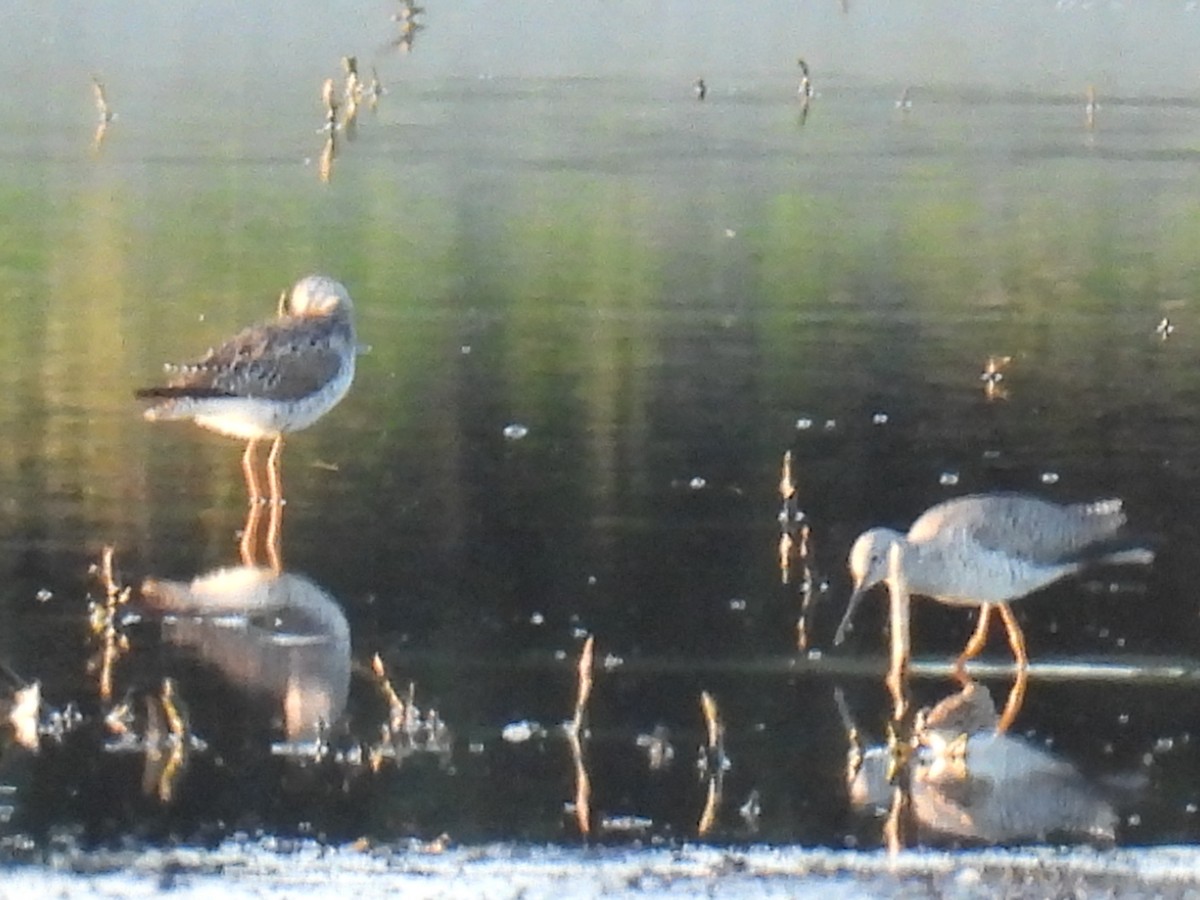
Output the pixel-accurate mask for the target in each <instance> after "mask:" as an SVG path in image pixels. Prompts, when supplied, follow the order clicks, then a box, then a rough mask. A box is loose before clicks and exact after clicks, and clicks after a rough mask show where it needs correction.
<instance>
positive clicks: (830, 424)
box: [825, 419, 837, 431]
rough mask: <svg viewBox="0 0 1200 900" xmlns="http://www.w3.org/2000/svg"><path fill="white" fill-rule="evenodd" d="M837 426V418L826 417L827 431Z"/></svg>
mask: <svg viewBox="0 0 1200 900" xmlns="http://www.w3.org/2000/svg"><path fill="white" fill-rule="evenodd" d="M835 428H837V419H826V420H825V430H826V431H833V429H835Z"/></svg>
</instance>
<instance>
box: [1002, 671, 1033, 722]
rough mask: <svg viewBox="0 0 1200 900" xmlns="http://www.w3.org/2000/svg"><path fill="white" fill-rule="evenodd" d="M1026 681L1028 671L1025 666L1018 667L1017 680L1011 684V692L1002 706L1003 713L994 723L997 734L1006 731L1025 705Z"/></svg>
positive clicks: (1027, 679)
mask: <svg viewBox="0 0 1200 900" xmlns="http://www.w3.org/2000/svg"><path fill="white" fill-rule="evenodd" d="M1028 681H1029V669H1028V668H1026V667H1025V666H1018V667H1017V680H1016V681H1014V682H1013V686H1012V690H1011V691H1009V692H1008V701H1007V702H1006V703H1005V704H1004V712H1002V713H1001V714H1000V721H998V722H997V723H996V733H997V734H1003V733H1004V732H1006V731H1008V729H1009V727H1010V726H1011V725H1012V723H1013V722H1014V721H1015V720H1016V718H1017V713H1019V712H1020V711H1021V706H1022V705H1024V703H1025V685H1026V684H1027V683H1028Z"/></svg>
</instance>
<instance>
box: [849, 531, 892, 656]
mask: <svg viewBox="0 0 1200 900" xmlns="http://www.w3.org/2000/svg"><path fill="white" fill-rule="evenodd" d="M903 539H904V536H903V535H902V534H900V533H899V532H898V531H892V529H890V528H872V529H871V530H870V531H864V532H863V533H862V534H860V535H859V536H858V540H857V541H855V542H854V546H853V547H851V548H850V577H851V578H853V579H854V593H852V594H851V595H850V602H849V603H848V604H846V614H845V615H844V616H842V622H841V624H840V625H838V630H837V633H836V634H835V635H834V636H833V642H834V644H840V643H841V642H842V641H844V640H845V639H846V635H847V634H848V633H849V631H850V629H851V627H852V623H851V620H852V619H853V618H854V613H855V611H856V610H857V609H858V605H859V603H861V602H862V598H863V596H864V595H865V594H866V593H867V591H869V590H870V589H871V588H873V587H874V586H875V585H877V584H879V582H881V581H883V580H884V579H886V578H887V576H888V566H889V561H888V553H889V551H890V550H891V549H892V545H893V544H895V543H896V542H897V541H901V540H903Z"/></svg>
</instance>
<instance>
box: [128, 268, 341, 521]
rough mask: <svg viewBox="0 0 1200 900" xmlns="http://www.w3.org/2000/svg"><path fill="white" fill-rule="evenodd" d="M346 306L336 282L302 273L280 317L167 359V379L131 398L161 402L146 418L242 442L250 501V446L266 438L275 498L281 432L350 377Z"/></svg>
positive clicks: (254, 491)
mask: <svg viewBox="0 0 1200 900" xmlns="http://www.w3.org/2000/svg"><path fill="white" fill-rule="evenodd" d="M356 352H357V346H356V344H355V337H354V319H353V306H352V304H351V301H350V294H349V292H348V291H347V290H346V288H345V286H343V285H342V284H341V283H340V282H338V281H335V280H334V279H332V278H329V277H328V276H325V275H309V276H307V277H306V278H301V279H300V280H299V281H297V282H296V284H295V285H293V286H292V289H291V290H290V291H288V292H286V293H285V294H284V295H283V296H282V297H281V298H280V301H279V317H278V318H276V319H273V320H271V321H269V322H264V323H262V324H259V325H254V326H251V327H250V328H247V329H245V330H244V331H242V332H240V333H238V334H237V335H235V336H234V337H232V338H230V339H229V340H228V341H226V342H225V343H223V344H221V345H220V346H219V347H214V348H212V349H211V350H209V351H208V353H206V354H205V355H204V356H203V357H202V358H201V359H199V360H197V361H196V362H194V363H187V364H183V365H169V366H167V369H168V371H171V372H173V373H174V377H172V378H171V379H170V381H169V382H168V383H167V384H166V385H165V386H163V387H151V388H144V389H142V390H139V391H138V392H137V396H138V397H142V398H145V399H151V400H157V401H160V402H158V403H155V404H154V405H153V406H151V407H150V408H148V409H147V410H146V411H145V413H144V415H145V417H146V418H147V419H148V420H150V421H160V420H163V419H192V420H193V421H195V422H196V424H198V425H201V426H203V427H205V428H208V429H211V430H212V431H217V432H220V433H221V434H225V435H228V436H230V437H235V438H241V439H243V440H246V441H248V442H249V443H248V444H247V446H246V452H245V454H243V456H242V469H243V471H244V472H245V474H246V486H247V489H248V490H249V493H250V501H251V502H252V503H256V502H258V501H259V500H261V499H262V492H261V491H260V490H259V487H258V481H257V479H256V477H255V474H254V462H255V448H256V447H257V445H258V442H259V441H260V440H262V439H263V438H272V439H273V441H274V442H273V443H272V445H271V452H270V455H269V456H268V458H267V477H268V484H269V487H270V491H271V494H270V499H271V500H272V501H276V502H278V501H280V500H281V494H282V491H281V487H280V475H279V453H280V449H281V447H282V445H283V435H284V434H286V433H287V432H290V431H299V430H300V429H302V428H307V427H308V426H309V425H311V424H313V423H314V422H315V421H317V419H319V418H321V416H323V415H325V413H327V412H329V410H331V409H332V408H333V407H334V406H335V405H336V404H337V403H338V401H340V400H341V399H342V397H344V396H345V395H346V392H347V391H348V390H349V389H350V383H351V382H352V381H353V380H354V357H355V354H356Z"/></svg>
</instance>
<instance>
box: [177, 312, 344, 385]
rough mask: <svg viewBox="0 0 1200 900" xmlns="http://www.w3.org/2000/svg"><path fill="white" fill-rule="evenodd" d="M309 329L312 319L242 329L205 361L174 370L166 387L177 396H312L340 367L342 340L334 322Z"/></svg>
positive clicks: (211, 352)
mask: <svg viewBox="0 0 1200 900" xmlns="http://www.w3.org/2000/svg"><path fill="white" fill-rule="evenodd" d="M324 326H325V327H321V328H314V322H313V320H311V319H310V320H307V321H304V322H301V321H297V320H293V321H285V320H281V321H278V322H269V323H266V324H263V325H256V326H253V327H251V328H247V329H246V330H245V331H242V332H241V333H239V334H237V335H235V336H234V337H232V338H230V339H229V340H228V341H226V342H225V343H223V344H221V345H220V346H219V347H214V348H213V349H212V350H209V351H208V353H207V354H205V356H204V357H203V358H202V359H200V360H198V361H196V362H194V363H190V364H185V365H181V366H177V367H175V369H176V372H175V375H174V377H173V378H172V379H171V381H170V384H169V387H170V388H172V389H174V390H175V391H177V392H179V393H186V392H187V391H188V390H189V389H194V390H195V391H196V394H197V395H204V396H212V395H213V394H214V393H219V394H223V395H227V396H234V397H256V398H264V399H270V400H298V399H300V398H302V397H307V396H309V395H310V394H312V393H314V392H315V391H317V390H318V389H320V388H321V387H323V386H324V385H326V384H327V383H328V382H329V381H330V379H332V378H333V376H334V375H335V374H336V373H337V371H338V369H339V368H340V367H341V366H342V365H343V363H344V356H343V355H342V354H341V353H339V349H340V346H341V342H342V341H343V340H345V339H347V338H346V336H344V335H342V334H340V332H339V330H338V328H337V325H336V323H335V322H329V323H324Z"/></svg>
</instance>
